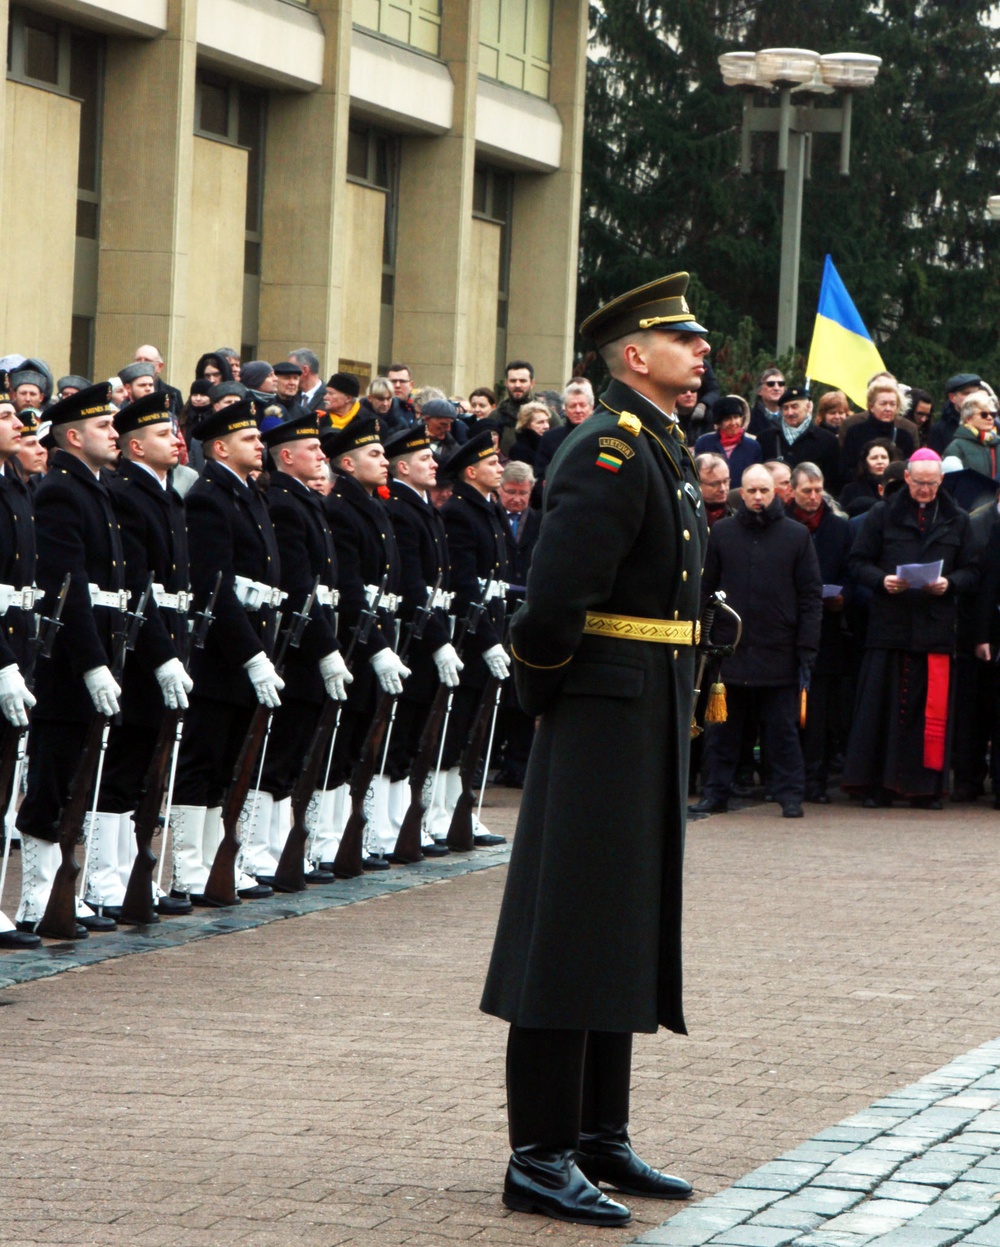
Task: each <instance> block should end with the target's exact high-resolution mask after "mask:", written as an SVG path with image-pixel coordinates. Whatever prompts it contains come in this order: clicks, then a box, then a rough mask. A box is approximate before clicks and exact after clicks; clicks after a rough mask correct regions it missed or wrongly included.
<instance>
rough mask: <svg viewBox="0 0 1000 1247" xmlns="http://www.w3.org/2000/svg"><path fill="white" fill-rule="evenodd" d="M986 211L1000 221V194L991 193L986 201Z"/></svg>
mask: <svg viewBox="0 0 1000 1247" xmlns="http://www.w3.org/2000/svg"><path fill="white" fill-rule="evenodd" d="M986 211H987V212H988V213H989V214H990V216H991V217H992V218H993V220H994V221H1000V195H991V196H990V197H989V199H987V201H986Z"/></svg>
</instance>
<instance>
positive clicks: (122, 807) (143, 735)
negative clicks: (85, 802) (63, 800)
mask: <svg viewBox="0 0 1000 1247" xmlns="http://www.w3.org/2000/svg"><path fill="white" fill-rule="evenodd" d="M158 735H159V732H158V731H157V729H156V728H154V727H146V726H144V725H141V724H138V723H125V724H122V725H121V726H116V727H113V728H112V729H111V739H110V740H109V741H108V752H107V756H106V758H105V759H104V774H103V776H102V777H101V791H100V792H99V793H98V794H97V795H98V801H97V808H98V809H99V810H103V811H104V812H105V813H107V814H128V813H129V812H130V811H131V810H134V809H135V807H136V806H137V805H138V804H139V798H140V797H141V796H142V785H143V780H144V779H145V778H146V772H147V770H148V769H149V764H150V762H151V761H152V757H153V750H154V749H155V748H156V738H157V736H158ZM179 761H180V760H179V759H178V766H179Z"/></svg>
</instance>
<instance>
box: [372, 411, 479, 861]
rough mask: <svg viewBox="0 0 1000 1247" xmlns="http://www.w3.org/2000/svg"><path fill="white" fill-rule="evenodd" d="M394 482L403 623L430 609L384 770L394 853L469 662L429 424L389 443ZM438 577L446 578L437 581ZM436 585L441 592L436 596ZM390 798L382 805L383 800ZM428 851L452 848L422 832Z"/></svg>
mask: <svg viewBox="0 0 1000 1247" xmlns="http://www.w3.org/2000/svg"><path fill="white" fill-rule="evenodd" d="M385 453H386V456H387V457H388V459H389V467H390V472H391V474H392V481H391V483H390V486H389V491H390V492H389V497H388V498H387V499H386V504H385V505H386V510H387V511H388V512H389V515H390V516H391V517H392V526H393V530H394V531H395V534H396V544H397V546H398V549H399V562H400V591H401V594H402V598H403V602H402V606H401V608H400V610H401V616H402V619H403V620H404V622H405V623H408V622H410V621H412V620H413V618H414V616H415V614H416V612H417V610H418V608H420V607H424V606H427V607H430V609H431V613H430V615H429V616H428V617H427V621H426V624H425V627H424V634H423V637H422V638H421V640H419V641H417V642H414V643H413V644H412V645H411V646H410V650H409V653H408V655H407V664H408V666H409V667H410V669H411V671H412V675H411V676H410V678H409V679H408V680H407V681H406V686H405V688H404V690H403V696H402V697H401V698H400V700H399V704H398V705H397V707H396V718H395V722H394V723H393V729H392V737H391V739H390V742H389V752H388V757H387V763H386V775H385V776H384V777H382V779H381V781H380V783H379V786H378V787H379V789H380V790H379V791H377V793H376V796H377V797H378V798H379V801H378V802H377V804H376V814H377V815H379V814H381V813H382V812H383V810H384V817H382V818H379V819H378V821H377V823H376V831H377V832H378V834H379V836H380V839H381V845H382V849H383V851H384V852H387V853H391V852H392V850H393V848H394V847H395V844H396V840H397V838H398V836H399V829H400V827H401V825H402V822H403V816H404V815H405V814H406V810H407V806H408V805H409V799H410V790H409V784H408V782H407V776H408V774H409V770H410V763H411V762H412V761H413V758H414V755H415V754H416V752H417V748H418V746H419V744H420V734H421V732H422V730H423V727H424V722H425V720H426V718H427V713H428V711H429V709H430V705H431V702H432V701H433V699H434V694H435V692H436V691H437V688H438V684H439V682H440V683H442V684H447V685H448V686H449V687H450V688H457V687H458V682H459V673H460V672H461V670H462V667H463V665H464V664H463V663H462V661H461V659H460V658H459V656H458V654H457V653H456V651H455V647H454V646H453V645H452V643H451V630H450V628H449V622H448V609H447V608H448V605H450V600H451V599H450V595H449V593H448V580H449V569H448V539H447V536H446V534H445V527H444V521H443V520H442V518H441V515H440V513H439V512H438V511H437V510H436V509H435V507H434V506H433V505H432V504H431V501H430V498H429V497H428V494H427V491H428V490H429V489H430V488H431V486H433V485H435V484H436V483H437V462H436V460H435V458H434V452H433V450H432V449H431V439H430V437H429V436H428V433H427V430H426V428H425V427H424V425H423V424H416V425H414V426H413V427H412V428H408V429H404V430H403V431H402V432H400V433H397V434H396V435H395V436H394V437H392V438H390V439H389V440H388V441H387V442H386V444H385ZM439 581H440V583H438V582H439ZM435 585H437V586H438V593H437V595H435V594H434V588H435ZM383 802H384V805H383ZM423 838H424V840H425V842H426V843H424V844H423V845H422V846H421V848H422V851H423V853H424V855H425V856H427V857H434V856H442V855H443V854H444V853H447V852H448V850H447V848H442V847H441V846H439V845H437V844H435V843H434V840H433V839H432V837H431V836H430V835H429V834H427V833H426V832H425V833H424V837H423Z"/></svg>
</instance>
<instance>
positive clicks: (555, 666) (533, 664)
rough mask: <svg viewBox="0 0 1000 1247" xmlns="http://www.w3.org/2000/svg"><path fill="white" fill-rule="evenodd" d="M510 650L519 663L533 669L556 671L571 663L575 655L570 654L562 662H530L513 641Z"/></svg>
mask: <svg viewBox="0 0 1000 1247" xmlns="http://www.w3.org/2000/svg"><path fill="white" fill-rule="evenodd" d="M510 652H511V653H512V654H513V655H514V657H515V658H516V659H517V661H518V662H519V663H521V664H523V665H524V666H525V667H530V668H531V669H532V671H556V670H557V669H558V668H559V667H565V666H566V664H567V663H570V662H572V661H573V655H572V654H570V656H569V658H564V659H563V660H562V662H553V663H548V664H545V663H539V662H528V660H527V658H522V657H521V655H520V654H519V653H518V652H517V650H516V649H515V648H514V645H513V643H511V647H510Z"/></svg>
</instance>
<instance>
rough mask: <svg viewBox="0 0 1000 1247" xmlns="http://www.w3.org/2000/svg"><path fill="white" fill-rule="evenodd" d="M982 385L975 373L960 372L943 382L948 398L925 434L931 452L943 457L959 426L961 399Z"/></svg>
mask: <svg viewBox="0 0 1000 1247" xmlns="http://www.w3.org/2000/svg"><path fill="white" fill-rule="evenodd" d="M982 384H983V382H982V378H981V377H980V376H979V373H977V372H960V373H958V374H956V375H955V376H954V377H949V378H948V380H947V381H946V382H945V393H946V394H947V396H948V397H947V398H946V399H945V403H944V406H943V407H942V408H941V414H940V416H938V418H937V419H936V420H935V421H934V423H933V424H932V425H931V431H930V432H929V433H928V434H927V445H928V446H929V447H930V448H931V450H933V451H935V452H936V453H937V454H939V455H941V456H942V457H943V456H944V452H945V450H947V448H948V446H949V445H950V444H951V443H952V442H953V441H954V440H955V434H956V433H957V432H958V429H959V426H960V424H961V419H960V418H959V414H958V411H959V408H960V407H961V406H962V401H963V399H964V398H965V397H966V395H967V394H971V393H972V391H973V390H978V389H979V388H980V386H981V385H982Z"/></svg>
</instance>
